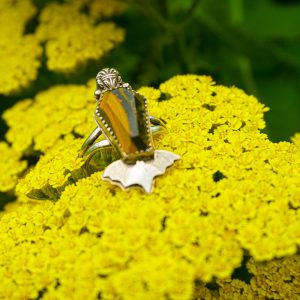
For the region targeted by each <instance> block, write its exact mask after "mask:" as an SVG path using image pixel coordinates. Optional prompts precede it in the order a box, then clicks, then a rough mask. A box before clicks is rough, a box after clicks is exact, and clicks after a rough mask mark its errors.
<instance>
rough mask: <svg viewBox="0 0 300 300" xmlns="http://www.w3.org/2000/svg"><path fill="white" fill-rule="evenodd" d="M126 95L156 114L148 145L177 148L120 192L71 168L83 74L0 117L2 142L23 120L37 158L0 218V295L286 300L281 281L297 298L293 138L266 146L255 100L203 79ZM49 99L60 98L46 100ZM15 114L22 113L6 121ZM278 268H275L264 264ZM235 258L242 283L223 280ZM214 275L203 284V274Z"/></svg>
mask: <svg viewBox="0 0 300 300" xmlns="http://www.w3.org/2000/svg"><path fill="white" fill-rule="evenodd" d="M79 91H81V92H79ZM139 92H140V93H142V94H143V95H144V96H146V98H147V99H148V105H149V109H150V113H151V114H152V115H155V116H156V117H159V118H162V119H163V120H164V121H166V127H167V129H166V131H165V132H164V133H161V134H160V135H159V136H155V137H154V143H155V147H156V148H157V149H165V150H169V151H172V152H175V153H178V154H179V155H180V156H181V160H180V161H178V162H176V164H175V165H174V166H173V167H172V168H170V169H169V170H168V172H167V173H166V174H165V175H164V176H161V177H158V178H157V179H156V183H155V189H154V192H153V193H152V194H151V195H146V194H144V193H143V192H142V191H140V190H136V189H131V190H129V191H128V192H124V191H122V190H121V189H120V188H119V187H116V186H112V185H111V184H110V183H108V182H106V181H103V180H102V178H101V175H102V173H101V172H97V173H94V174H93V175H91V176H88V177H86V174H83V173H82V172H84V168H82V165H83V163H84V162H83V161H82V160H80V159H78V158H77V156H76V153H78V149H79V145H80V144H81V143H82V141H83V136H84V135H87V134H88V133H89V132H90V129H93V125H92V123H89V125H88V126H85V125H83V124H82V123H86V122H90V121H88V120H89V119H92V113H93V109H94V106H95V104H92V102H90V100H88V96H87V94H88V93H89V94H91V95H92V93H93V87H92V86H91V85H90V83H88V85H86V86H74V85H70V86H67V85H65V86H58V87H52V88H51V89H49V90H48V91H44V92H41V93H40V94H39V95H38V96H37V97H36V99H34V100H24V102H21V103H19V104H18V105H17V106H15V107H13V108H12V109H11V110H9V111H7V112H6V114H5V116H4V117H5V120H6V121H7V123H8V125H9V126H10V130H9V131H8V134H7V139H8V140H9V141H10V142H11V143H12V149H16V148H18V147H19V146H17V145H20V144H21V143H20V140H19V137H18V132H20V130H21V129H19V127H18V126H23V127H22V130H21V132H26V133H27V135H28V137H29V138H27V137H26V139H28V141H27V142H26V145H27V146H26V147H23V148H22V151H23V152H27V153H28V151H29V152H30V147H29V145H30V144H31V143H32V142H33V148H34V149H36V150H39V151H41V152H43V153H44V156H42V157H41V158H40V160H39V162H38V163H37V164H36V165H35V166H33V167H32V169H31V171H30V172H28V173H27V175H25V176H23V177H24V178H23V179H22V180H20V182H19V184H18V186H17V188H16V190H17V196H18V200H17V202H16V203H15V204H14V205H13V206H11V207H8V208H7V211H5V212H3V213H2V218H1V222H0V233H1V234H0V236H1V239H0V251H1V253H3V255H4V254H5V258H6V259H5V260H3V263H2V264H1V266H0V274H5V276H3V277H4V278H5V279H4V280H5V287H6V288H5V289H4V288H1V287H0V296H1V297H4V298H5V297H7V298H11V299H19V298H21V296H22V297H23V298H37V297H40V298H41V299H53V298H54V299H56V298H62V299H70V298H72V295H76V296H77V295H78V298H79V299H84V298H93V299H94V298H97V297H102V298H103V299H165V298H166V295H167V297H168V298H170V299H187V300H188V299H193V297H195V298H196V297H198V298H196V299H203V298H204V299H218V298H219V299H220V298H221V299H234V297H235V298H236V299H238V297H244V298H245V299H250V298H251V297H252V298H258V299H260V298H263V297H269V298H276V297H277V298H278V297H283V298H284V297H286V298H288V297H290V295H291V289H293V290H294V291H296V293H298V294H296V295H299V285H297V282H298V281H299V279H298V277H297V276H298V275H296V273H297V272H296V271H295V270H296V268H297V264H298V260H299V257H298V256H297V254H296V253H297V247H298V246H299V243H300V240H299V220H300V214H299V213H300V212H299V209H298V208H299V207H300V202H299V200H300V197H299V188H300V172H299V171H300V147H299V145H298V144H297V142H294V143H288V142H281V143H273V142H271V141H270V140H269V139H268V137H267V136H266V135H265V134H263V133H261V132H260V129H262V128H264V126H265V122H264V120H263V114H264V112H266V111H267V110H268V109H267V108H266V107H265V106H264V105H262V104H261V103H259V102H258V101H257V99H256V98H254V97H253V96H249V95H247V94H245V93H244V92H243V91H242V90H240V89H238V88H235V87H231V88H228V87H224V86H219V85H215V83H214V82H213V80H212V79H211V78H210V77H209V76H196V75H185V76H183V75H182V76H176V77H174V78H172V79H170V80H168V81H167V82H165V83H162V84H161V85H160V87H159V89H154V88H149V87H143V88H141V89H140V90H139ZM59 95H61V96H60V97H61V98H60V99H61V101H57V103H53V101H52V102H51V101H50V99H53V96H55V97H59ZM78 95H81V96H80V97H79V96H78ZM55 97H54V98H55ZM70 97H71V98H72V99H74V102H72V101H71V102H70V101H68V100H67V99H70ZM80 98H81V99H82V103H83V104H82V103H81V102H80ZM59 103H61V104H59ZM66 104H67V105H66ZM59 105H61V106H59ZM58 108H59V109H58ZM22 111H26V119H24V120H23V122H22V125H19V122H18V119H19V118H22V117H23V115H22ZM37 111H38V112H39V114H38V116H39V119H40V120H42V119H46V121H45V123H44V124H42V122H41V121H39V120H38V119H37V118H36V117H35V115H37V114H36V113H37ZM31 118H33V119H34V120H35V122H36V124H37V128H38V129H36V128H35V127H33V126H32V124H33V123H32V122H33V121H30V119H31ZM66 118H70V119H68V120H69V121H68V122H66V123H65V121H64V120H65V119H66ZM80 120H81V121H80ZM45 124H47V125H45ZM51 124H55V126H53V132H54V136H53V137H52V136H51V135H49V133H50V132H51V130H50V131H48V132H49V133H48V134H45V133H44V132H47V130H48V129H47V127H48V126H52V125H51ZM64 124H65V126H66V127H64V126H63V125H64ZM88 127H91V128H90V129H89V128H88ZM59 128H61V129H60V130H61V134H59ZM48 135H49V140H47V136H48ZM79 136H80V137H79ZM0 167H1V165H0ZM25 194H28V195H29V196H34V197H35V198H38V196H41V195H46V196H47V197H41V198H47V199H55V200H56V201H55V202H52V201H36V200H35V201H34V200H31V199H30V198H27V197H26V196H25ZM246 254H247V255H249V256H250V257H248V260H244V259H245V257H246ZM243 260H244V262H243ZM265 262H268V263H267V265H265V264H264V263H265ZM45 264H46V265H47V267H45ZM279 264H280V267H278V268H280V272H281V273H280V274H284V276H282V277H280V276H277V274H275V273H276V272H275V271H274V270H275V268H277V265H279ZM238 267H241V268H244V269H245V272H246V273H247V272H248V273H249V278H248V279H249V280H248V282H244V281H241V280H238V279H236V277H232V278H230V276H231V275H232V274H235V273H233V272H234V270H236V268H238ZM288 273H291V274H292V275H291V277H288ZM270 276H271V278H272V280H273V282H274V284H276V287H274V286H273V285H272V287H271V286H270V281H269V278H270ZM213 280H214V281H215V283H214V285H215V286H216V288H215V289H214V290H213V291H212V290H211V289H209V285H207V284H206V283H208V282H212V281H213ZM285 280H290V281H291V282H289V283H288V282H285ZM297 280H298V281H297ZM24 282H25V283H24ZM1 286H2V285H1ZM297 289H298V290H297ZM40 291H43V292H40ZM228 293H231V294H228ZM38 295H39V296H38ZM227 295H233V296H232V297H231V298H230V297H229V296H228V297H227ZM226 297H227V298H226ZM247 297H248V298H247ZM241 299H243V298H241Z"/></svg>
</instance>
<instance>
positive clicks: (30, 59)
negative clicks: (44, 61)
mask: <svg viewBox="0 0 300 300" xmlns="http://www.w3.org/2000/svg"><path fill="white" fill-rule="evenodd" d="M35 13H36V9H35V7H34V6H33V5H32V4H31V1H30V0H15V1H13V0H2V1H1V3H0V28H1V31H0V77H1V82H0V94H3V95H9V94H11V93H13V92H15V91H17V90H19V89H22V88H26V87H27V86H28V85H29V84H30V83H31V82H32V81H33V80H35V78H36V76H37V72H38V68H39V66H40V61H39V58H40V56H41V53H42V49H41V47H40V45H39V42H38V40H37V38H36V37H35V36H34V35H32V34H26V35H24V29H25V26H26V24H27V22H28V21H29V20H30V19H31V18H32V17H33V16H34V14H35Z"/></svg>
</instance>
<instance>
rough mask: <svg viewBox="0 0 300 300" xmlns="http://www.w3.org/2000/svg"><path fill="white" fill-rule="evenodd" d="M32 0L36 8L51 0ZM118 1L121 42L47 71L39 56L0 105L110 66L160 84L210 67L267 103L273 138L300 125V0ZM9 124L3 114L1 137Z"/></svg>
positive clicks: (136, 81) (133, 79)
mask: <svg viewBox="0 0 300 300" xmlns="http://www.w3.org/2000/svg"><path fill="white" fill-rule="evenodd" d="M33 2H34V3H35V5H36V6H37V7H39V9H40V10H41V9H42V8H43V7H44V6H45V5H47V3H49V2H51V1H49V0H43V1H40V0H35V1H33ZM59 2H64V1H59ZM123 2H127V3H128V9H127V10H126V11H125V12H124V13H122V14H121V15H120V16H117V17H113V18H112V19H111V18H110V20H113V21H114V22H115V23H117V24H118V25H119V26H120V27H123V28H124V29H125V31H126V38H125V41H124V42H123V43H122V44H121V45H119V46H117V47H116V48H115V49H114V50H113V51H112V52H110V53H108V54H107V55H106V56H105V57H104V58H102V59H101V60H100V61H97V62H88V63H87V64H86V65H85V66H80V67H78V69H77V70H74V72H73V73H72V74H58V73H53V72H50V71H48V70H47V68H46V57H45V56H44V57H43V64H42V67H41V68H40V71H39V76H38V78H37V80H36V81H35V82H34V83H33V84H32V86H31V87H29V88H28V89H26V90H23V91H20V92H18V93H17V94H15V95H12V96H9V97H4V96H0V98H1V99H0V113H1V114H2V112H3V111H4V110H5V109H7V108H9V107H10V106H12V105H13V104H14V103H16V102H17V101H20V100H22V99H24V98H25V97H33V96H34V95H35V94H36V93H37V92H38V91H40V90H43V89H46V88H48V87H50V86H52V85H54V84H58V83H86V81H87V80H88V79H89V78H91V77H94V76H95V75H96V73H97V72H98V71H99V69H101V68H102V67H107V66H109V67H115V68H117V69H118V70H119V72H120V73H121V75H122V77H123V78H124V80H125V81H128V82H130V83H131V84H132V85H133V87H134V88H138V87H140V86H141V85H152V86H156V87H157V86H158V85H159V84H160V83H161V82H163V81H165V80H167V79H168V78H170V77H172V76H174V75H177V74H186V73H197V74H207V75H211V76H212V77H213V78H214V79H215V81H216V82H217V84H224V85H235V86H237V87H240V88H242V89H244V90H246V92H247V93H249V94H253V95H255V96H256V97H257V98H258V99H259V100H260V101H261V102H263V103H265V104H266V105H267V106H269V107H270V108H271V110H270V112H268V113H267V114H266V121H267V128H266V130H265V132H266V133H267V134H268V135H269V137H270V139H271V140H273V141H281V140H289V139H290V137H291V136H292V135H293V134H294V133H296V132H300V118H299V117H300V80H299V79H300V76H299V73H300V1H299V0H293V1H292V0H290V1H288V0H285V1H284V0H221V1H220V0H219V1H218V0H135V1H123ZM38 16H39V14H37V15H36V16H35V17H34V18H33V19H32V20H31V21H30V22H29V23H28V26H27V28H26V30H25V33H29V32H34V31H35V29H36V27H37V26H38ZM0 30H1V29H0ZM99 38H101V37H99ZM0 59H5V58H0ZM6 130H7V128H6V125H5V123H4V122H3V121H2V120H1V121H0V139H3V138H4V134H5V131H6Z"/></svg>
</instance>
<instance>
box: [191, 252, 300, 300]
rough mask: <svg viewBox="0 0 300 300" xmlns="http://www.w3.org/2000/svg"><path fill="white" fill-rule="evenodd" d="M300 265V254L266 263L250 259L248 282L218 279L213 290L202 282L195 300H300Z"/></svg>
mask: <svg viewBox="0 0 300 300" xmlns="http://www.w3.org/2000/svg"><path fill="white" fill-rule="evenodd" d="M299 265H300V256H299V255H293V256H288V257H284V258H281V259H276V260H273V261H270V262H264V263H257V262H255V261H254V260H253V259H250V261H249V262H248V263H247V268H246V269H244V270H243V271H244V272H246V274H247V279H246V280H244V281H242V280H239V279H225V280H217V281H216V282H215V284H214V286H213V288H209V287H208V286H207V285H205V284H203V283H199V284H198V285H197V286H196V289H195V295H194V297H195V300H202V299H205V300H217V299H223V300H232V299H238V300H248V299H258V300H260V299H261V300H265V299H299V298H300V285H299V282H300V272H299Z"/></svg>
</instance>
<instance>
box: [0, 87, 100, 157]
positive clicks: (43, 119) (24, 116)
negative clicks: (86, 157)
mask: <svg viewBox="0 0 300 300" xmlns="http://www.w3.org/2000/svg"><path fill="white" fill-rule="evenodd" d="M92 86H93V87H92ZM93 88H94V81H93V85H92V84H91V83H90V84H89V85H88V86H85V85H81V86H80V85H58V86H54V87H52V88H50V89H49V90H47V91H43V92H40V93H38V94H37V95H36V96H35V98H34V99H26V100H24V101H20V102H19V103H18V104H16V105H15V106H14V107H12V108H11V109H9V110H7V111H5V112H4V114H3V118H4V120H6V122H7V124H8V126H9V130H8V132H7V134H6V138H7V140H8V141H9V142H10V143H11V144H12V147H13V148H14V149H17V150H19V151H24V152H30V151H32V150H38V151H42V152H45V151H46V150H47V149H49V148H51V147H53V145H55V144H56V142H57V141H58V140H59V139H60V138H61V136H65V135H68V134H70V133H71V132H73V133H76V134H79V135H82V136H84V135H85V134H86V133H87V132H88V130H92V129H93V128H94V127H95V125H94V121H93V118H92V115H93V109H94V107H95V103H96V102H95V100H94V99H93V92H92V89H93ZM20 133H22V134H20Z"/></svg>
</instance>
